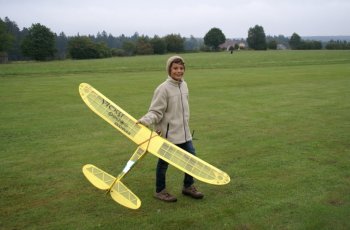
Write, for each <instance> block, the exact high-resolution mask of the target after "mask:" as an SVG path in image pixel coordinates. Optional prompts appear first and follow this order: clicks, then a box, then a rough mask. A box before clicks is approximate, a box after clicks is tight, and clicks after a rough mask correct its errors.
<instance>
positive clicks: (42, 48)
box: [0, 17, 350, 61]
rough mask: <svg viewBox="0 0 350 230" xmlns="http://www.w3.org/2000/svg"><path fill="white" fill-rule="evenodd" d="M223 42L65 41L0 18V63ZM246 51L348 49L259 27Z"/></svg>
mask: <svg viewBox="0 0 350 230" xmlns="http://www.w3.org/2000/svg"><path fill="white" fill-rule="evenodd" d="M225 41H226V37H225V35H224V33H223V32H222V31H221V30H220V29H219V28H212V29H210V30H209V31H208V32H207V33H206V34H205V36H204V38H195V37H193V36H191V37H190V38H185V37H182V36H181V35H180V34H169V35H166V36H164V37H159V36H157V35H155V36H154V37H149V36H146V35H139V34H138V33H135V34H134V35H132V36H129V37H128V36H125V35H123V34H122V35H120V36H118V37H115V36H113V35H112V34H108V33H107V32H106V31H102V32H101V33H100V32H99V33H97V35H96V36H95V35H87V36H85V35H84V36H80V35H79V34H78V35H76V36H71V37H68V36H66V35H65V34H64V32H61V33H60V34H59V35H57V34H55V33H53V32H52V31H51V30H50V29H49V28H47V27H46V26H44V25H41V24H39V23H37V24H32V26H31V27H30V28H23V29H22V30H20V29H19V28H18V26H17V24H16V22H14V21H11V20H10V19H9V18H8V17H5V19H4V20H2V19H1V18H0V61H1V58H2V56H5V55H6V57H7V58H8V59H9V60H29V59H34V60H51V59H65V58H73V59H91V58H106V57H112V56H132V55H150V54H165V53H181V52H198V51H220V50H221V49H223V47H220V45H222V44H223V43H224V42H225ZM245 42H246V43H247V45H248V47H247V48H249V49H253V50H267V49H278V47H279V46H282V47H285V48H287V49H296V50H298V49H323V48H326V49H350V43H349V42H346V41H330V42H328V43H327V44H326V45H325V46H324V45H323V44H322V42H320V41H310V40H303V39H302V38H301V37H300V36H299V35H298V34H297V33H293V34H292V36H291V37H290V38H288V37H285V36H282V35H279V36H266V35H265V32H264V28H263V27H262V26H259V25H255V26H254V27H251V28H249V30H248V36H247V39H246V40H245ZM224 48H225V49H227V48H229V49H230V50H231V52H232V50H234V49H238V48H239V47H238V45H237V44H236V45H235V46H233V47H224Z"/></svg>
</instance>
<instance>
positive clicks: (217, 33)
mask: <svg viewBox="0 0 350 230" xmlns="http://www.w3.org/2000/svg"><path fill="white" fill-rule="evenodd" d="M225 41H226V37H225V35H224V33H223V32H222V31H221V30H220V29H219V28H215V27H214V28H211V29H210V30H209V31H208V33H206V35H205V36H204V44H205V45H206V46H209V47H210V48H211V49H212V50H215V51H216V50H218V49H219V45H221V44H222V43H224V42H225Z"/></svg>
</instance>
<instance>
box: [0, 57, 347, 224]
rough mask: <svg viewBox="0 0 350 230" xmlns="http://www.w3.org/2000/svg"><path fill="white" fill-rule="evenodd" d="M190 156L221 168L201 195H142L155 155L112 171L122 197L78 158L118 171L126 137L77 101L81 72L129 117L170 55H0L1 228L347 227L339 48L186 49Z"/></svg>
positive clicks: (147, 97)
mask: <svg viewBox="0 0 350 230" xmlns="http://www.w3.org/2000/svg"><path fill="white" fill-rule="evenodd" d="M182 56H183V57H184V58H185V60H186V76H185V77H186V81H187V82H188V85H189V88H190V105H191V128H192V129H194V130H195V138H196V140H195V141H194V145H195V147H196V151H197V155H198V156H199V157H200V158H202V159H203V160H205V161H207V162H209V163H211V164H213V165H215V166H217V167H218V168H220V169H222V170H223V171H225V172H227V173H228V174H229V175H230V176H231V182H230V183H229V184H228V185H225V186H213V185H208V184H204V183H202V182H197V183H196V184H197V186H198V188H199V189H200V190H201V191H202V192H203V193H204V194H205V198H204V199H203V200H192V199H190V198H188V197H183V196H182V195H181V184H182V179H183V173H182V172H180V171H178V170H176V169H175V168H173V167H170V168H169V171H168V176H167V181H168V190H170V191H171V192H172V193H173V194H174V195H176V196H177V197H178V202H177V203H173V204H167V203H163V202H160V201H158V200H155V199H154V198H153V197H152V195H153V192H154V184H155V165H156V162H157V159H156V158H155V157H154V156H152V155H147V156H146V157H145V158H144V159H143V160H142V161H141V162H139V163H138V165H136V166H135V168H134V169H133V170H132V171H131V172H130V174H129V175H128V176H126V177H125V178H124V179H123V182H124V183H125V184H126V185H127V186H128V187H129V188H130V189H131V190H132V191H133V192H134V193H135V194H137V195H138V196H139V197H140V199H141V200H142V206H141V208H140V209H139V210H136V211H135V210H129V209H126V208H124V207H122V206H120V205H119V204H117V203H115V202H114V201H113V200H112V199H111V198H110V197H109V196H105V195H104V193H103V192H102V191H99V190H97V189H96V188H94V187H93V186H92V185H91V184H90V183H89V182H88V181H87V180H86V179H85V177H84V175H83V174H82V172H81V168H82V166H83V165H84V164H87V163H92V164H95V165H96V166H98V167H100V168H102V169H104V170H106V171H107V172H109V173H111V174H113V175H117V174H118V173H119V172H120V171H121V170H122V168H123V166H124V164H125V163H126V161H127V160H128V159H129V157H130V156H131V154H132V153H133V152H134V150H135V148H136V146H135V145H134V144H133V143H131V142H130V141H129V140H128V139H127V138H126V137H124V136H122V135H121V134H120V133H119V132H118V131H116V130H115V129H113V128H112V127H111V126H110V125H109V124H107V123H106V122H105V121H103V120H102V119H101V118H99V117H98V116H97V115H95V114H94V113H93V112H92V111H90V110H89V109H88V107H87V106H86V105H85V104H84V102H83V101H82V100H81V98H80V96H79V93H78V86H79V84H80V83H81V82H87V83H89V84H91V85H92V86H94V87H95V88H97V89H98V90H99V91H101V92H102V93H103V94H104V95H106V96H107V97H109V98H110V99H112V100H113V101H114V102H116V103H117V104H118V105H120V106H121V107H122V108H123V109H125V110H126V111H127V112H129V113H130V114H132V115H133V116H134V117H136V118H139V117H141V116H142V115H143V114H144V113H146V111H147V109H148V106H149V103H150V101H151V98H152V93H153V90H154V89H155V87H156V86H157V85H158V84H159V83H161V82H162V81H163V80H164V79H165V62H166V59H167V58H168V57H169V55H161V56H156V55H155V56H137V57H128V58H111V59H103V60H85V61H72V60H67V61H54V62H18V63H11V64H7V65H0V92H1V96H0V103H1V104H0V105H1V112H0V120H1V123H0V174H1V177H0V183H1V186H0V229H144V230H145V229H186V228H189V229H350V222H349V217H350V52H349V51H267V52H253V51H244V52H236V53H234V54H232V55H231V54H229V53H197V54H183V55H182Z"/></svg>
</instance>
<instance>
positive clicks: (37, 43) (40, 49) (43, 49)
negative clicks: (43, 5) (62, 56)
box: [21, 23, 55, 61]
mask: <svg viewBox="0 0 350 230" xmlns="http://www.w3.org/2000/svg"><path fill="white" fill-rule="evenodd" d="M21 48H22V52H23V54H24V55H25V56H28V57H30V58H33V59H35V60H38V61H44V60H47V59H50V58H52V57H53V56H54V54H55V34H54V33H53V32H51V30H50V29H49V28H47V27H46V26H43V25H41V24H40V23H37V24H33V25H32V26H31V27H30V28H29V30H28V35H27V36H26V37H25V38H24V40H23V42H22V45H21Z"/></svg>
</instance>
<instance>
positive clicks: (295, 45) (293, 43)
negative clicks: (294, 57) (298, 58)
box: [289, 33, 302, 50]
mask: <svg viewBox="0 0 350 230" xmlns="http://www.w3.org/2000/svg"><path fill="white" fill-rule="evenodd" d="M289 46H290V48H291V49H293V50H296V49H300V48H301V46H302V40H301V37H300V36H299V35H298V34H297V33H293V34H292V36H291V37H290V40H289Z"/></svg>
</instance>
